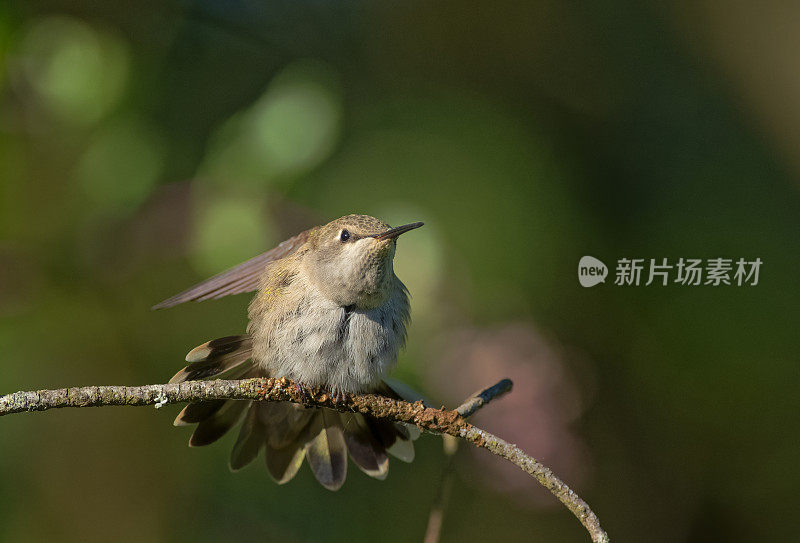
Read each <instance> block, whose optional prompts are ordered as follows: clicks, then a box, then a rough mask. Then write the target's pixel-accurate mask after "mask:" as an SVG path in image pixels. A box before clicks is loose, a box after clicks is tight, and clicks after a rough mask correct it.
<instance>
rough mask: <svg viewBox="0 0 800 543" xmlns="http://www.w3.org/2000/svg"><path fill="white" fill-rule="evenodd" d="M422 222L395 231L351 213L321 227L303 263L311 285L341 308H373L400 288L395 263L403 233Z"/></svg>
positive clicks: (364, 216) (369, 218)
mask: <svg viewBox="0 0 800 543" xmlns="http://www.w3.org/2000/svg"><path fill="white" fill-rule="evenodd" d="M420 226H422V223H421V222H415V223H411V224H406V225H403V226H398V227H396V228H392V227H390V226H389V225H388V224H386V223H385V222H383V221H381V220H380V219H376V218H375V217H370V216H369V215H347V216H345V217H342V218H340V219H336V220H334V221H331V222H329V223H328V224H326V225H325V226H322V227H320V228H318V229H317V230H316V231H315V232H314V233H313V235H312V236H311V238H310V239H309V241H308V244H309V245H308V247H309V250H308V252H307V253H306V254H305V257H304V259H303V264H304V267H305V270H306V272H307V273H308V275H309V278H310V279H311V281H312V282H313V283H314V284H315V285H316V286H317V288H319V289H320V291H321V292H322V293H323V294H324V295H325V297H327V298H328V299H330V300H332V301H333V302H335V303H336V304H338V305H340V306H343V307H347V306H354V307H356V308H359V309H371V308H374V307H378V306H379V305H381V304H383V303H384V302H386V300H387V299H388V298H389V296H390V295H391V292H392V289H393V288H394V286H395V278H394V269H393V267H392V260H393V259H394V251H395V247H396V244H397V243H396V240H397V237H398V236H399V235H400V234H403V233H404V232H408V231H409V230H413V229H414V228H419V227H420Z"/></svg>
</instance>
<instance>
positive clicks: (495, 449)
mask: <svg viewBox="0 0 800 543" xmlns="http://www.w3.org/2000/svg"><path fill="white" fill-rule="evenodd" d="M510 387H511V381H508V380H507V379H505V380H503V381H501V382H500V383H498V384H497V385H495V386H493V387H490V388H488V389H486V390H484V391H482V392H481V393H478V394H476V395H475V396H474V397H472V398H470V399H469V400H468V401H467V402H465V403H464V405H462V406H461V407H459V410H458V411H455V410H453V411H451V410H447V409H444V408H442V409H434V408H431V407H425V406H424V405H423V404H422V402H414V403H409V402H404V401H398V400H393V399H390V398H386V397H384V396H377V395H374V394H363V395H357V396H352V397H350V398H348V399H347V400H345V401H341V402H337V401H335V400H334V398H333V395H332V394H330V393H329V392H327V391H324V390H312V391H311V393H310V394H307V395H303V394H302V393H301V391H300V390H299V389H298V388H297V385H295V384H294V383H292V382H291V381H289V380H288V379H274V378H263V379H243V380H241V381H225V380H216V381H187V382H183V383H173V384H167V385H145V386H138V387H126V386H89V387H76V388H62V389H57V390H38V391H30V392H16V393H13V394H7V395H5V396H1V397H0V416H4V415H10V414H13V413H22V412H25V411H45V410H47V409H56V408H62V407H101V406H106V405H131V406H141V405H155V406H156V407H161V406H163V405H166V404H172V403H180V402H195V401H201V400H214V399H230V400H257V401H275V402H294V403H299V404H304V405H307V406H310V407H327V408H329V409H335V410H337V411H358V412H360V413H362V414H365V415H371V416H373V417H377V418H381V419H387V420H393V421H396V422H406V423H409V424H414V425H416V426H418V427H419V428H420V429H422V430H426V431H428V432H434V433H440V434H448V435H451V436H454V437H459V438H461V439H464V440H466V441H469V442H471V443H472V444H474V445H476V446H478V447H482V448H484V449H487V450H488V451H490V452H491V453H493V454H496V455H497V456H500V457H502V458H505V459H506V460H508V461H510V462H513V463H514V464H516V465H517V466H519V467H520V468H521V469H522V470H523V471H525V472H526V473H528V474H529V475H530V476H531V477H533V478H534V479H536V480H537V481H539V483H540V484H542V485H543V486H544V487H546V488H547V489H548V490H550V492H552V493H553V494H554V495H555V496H556V498H558V499H559V501H561V503H563V504H564V505H565V506H566V507H567V509H569V510H570V511H572V513H573V514H574V515H575V516H576V517H578V520H580V522H581V524H583V526H584V527H585V528H586V530H587V531H588V532H589V535H590V536H591V538H592V541H594V542H596V543H597V542H607V541H609V539H608V535H607V534H606V533H605V531H603V529H602V528H601V527H600V521H599V520H598V518H597V516H596V515H595V514H594V513H593V512H592V510H591V509H590V508H589V505H588V504H587V503H586V502H585V501H583V500H582V499H581V498H580V496H578V495H577V494H575V492H573V491H572V489H570V488H569V487H568V486H567V485H566V484H565V483H564V482H563V481H561V479H559V478H558V477H557V476H556V475H555V474H554V473H553V472H552V471H550V469H549V468H548V467H547V466H544V465H543V464H541V463H539V462H537V461H536V460H535V459H534V458H532V457H530V456H528V455H527V454H525V453H524V452H523V451H522V450H520V449H519V448H518V447H517V446H516V445H512V444H510V443H507V442H506V441H503V440H502V439H500V438H499V437H497V436H494V435H492V434H490V433H489V432H486V431H485V430H481V429H480V428H476V427H475V426H473V425H471V424H470V423H468V422H467V421H466V420H464V416H462V415H461V414H460V413H463V414H465V415H470V414H472V413H474V412H475V411H476V410H477V409H479V408H480V407H482V406H483V405H485V404H486V403H488V402H489V401H491V400H492V399H493V398H496V397H498V396H500V395H502V394H503V393H505V392H507V391H508V390H510Z"/></svg>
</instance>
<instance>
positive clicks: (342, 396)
mask: <svg viewBox="0 0 800 543" xmlns="http://www.w3.org/2000/svg"><path fill="white" fill-rule="evenodd" d="M349 401H350V394H348V393H347V392H345V391H343V390H340V389H338V388H337V389H336V390H334V391H333V403H340V404H344V403H347V402H349Z"/></svg>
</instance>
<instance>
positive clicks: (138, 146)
mask: <svg viewBox="0 0 800 543" xmlns="http://www.w3.org/2000/svg"><path fill="white" fill-rule="evenodd" d="M160 140H161V138H160V137H159V135H158V133H157V132H155V130H154V129H153V128H151V127H148V126H145V125H143V124H142V123H141V122H139V121H136V120H132V119H128V120H122V121H118V122H115V123H113V124H111V125H109V126H107V127H103V128H102V129H101V130H99V131H98V132H97V133H96V134H95V135H94V137H93V138H92V140H91V142H90V143H89V147H88V148H87V150H86V152H85V153H84V155H83V156H82V157H81V159H80V162H79V163H78V169H77V179H78V183H79V184H80V186H81V188H82V189H83V190H84V192H85V193H86V194H87V195H88V196H89V197H90V198H91V199H92V200H93V201H94V202H95V203H96V204H97V205H99V206H102V207H105V208H111V209H119V208H133V207H136V206H138V205H139V204H140V203H141V202H142V201H144V199H145V198H147V195H148V194H149V193H150V191H151V190H152V188H153V187H154V186H155V184H156V182H157V181H158V177H159V175H160V174H161V171H162V167H163V163H164V153H163V151H162V146H161V145H160Z"/></svg>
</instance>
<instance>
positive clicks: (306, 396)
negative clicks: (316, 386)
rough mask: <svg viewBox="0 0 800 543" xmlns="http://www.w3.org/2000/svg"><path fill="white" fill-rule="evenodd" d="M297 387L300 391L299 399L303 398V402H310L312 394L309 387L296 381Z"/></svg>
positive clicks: (312, 397)
mask: <svg viewBox="0 0 800 543" xmlns="http://www.w3.org/2000/svg"><path fill="white" fill-rule="evenodd" d="M297 389H298V390H299V391H300V399H301V400H303V402H305V403H310V402H313V401H314V395H313V394H312V393H311V388H309V387H307V386H306V385H304V384H303V383H297Z"/></svg>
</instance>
